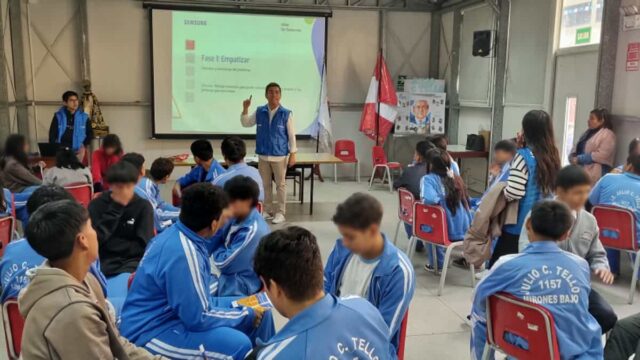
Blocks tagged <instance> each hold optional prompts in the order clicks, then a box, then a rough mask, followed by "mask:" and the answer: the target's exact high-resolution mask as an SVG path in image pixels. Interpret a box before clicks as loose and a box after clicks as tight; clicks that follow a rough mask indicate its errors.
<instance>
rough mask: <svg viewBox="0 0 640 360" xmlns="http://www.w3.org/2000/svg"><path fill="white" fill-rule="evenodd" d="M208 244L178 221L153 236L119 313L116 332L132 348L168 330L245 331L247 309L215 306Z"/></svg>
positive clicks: (248, 322) (250, 323)
mask: <svg viewBox="0 0 640 360" xmlns="http://www.w3.org/2000/svg"><path fill="white" fill-rule="evenodd" d="M207 241H208V240H207V239H204V238H202V237H201V236H199V235H198V234H196V233H195V232H193V231H191V230H190V229H189V228H187V227H186V226H184V225H183V224H182V223H181V222H180V221H178V222H177V223H176V224H175V225H173V226H171V227H169V228H168V229H166V230H165V231H163V232H162V233H161V234H159V235H158V236H156V237H155V238H154V240H153V241H152V242H151V243H150V244H149V246H148V247H147V250H146V252H145V254H144V257H143V258H142V260H141V261H140V265H139V266H138V270H136V276H135V278H134V280H133V284H132V286H131V289H130V290H129V294H127V299H126V300H125V303H124V307H123V309H122V316H121V324H120V332H121V333H122V335H123V336H125V337H126V338H127V339H129V341H131V342H133V343H135V344H136V345H138V346H144V345H146V344H147V343H148V342H149V341H150V340H151V339H152V338H154V337H156V336H159V335H160V334H161V333H162V332H163V331H165V330H167V329H172V328H181V327H182V328H186V329H187V330H188V331H193V332H200V331H206V330H209V329H213V328H217V327H230V328H235V329H238V330H241V331H245V332H249V331H250V330H252V329H253V321H254V318H255V313H254V311H253V309H250V308H240V309H232V308H229V307H217V306H216V305H217V299H215V298H212V297H211V296H210V294H209V288H210V285H211V282H212V280H213V277H212V275H211V266H210V264H209V252H208V250H207V247H206V242H207Z"/></svg>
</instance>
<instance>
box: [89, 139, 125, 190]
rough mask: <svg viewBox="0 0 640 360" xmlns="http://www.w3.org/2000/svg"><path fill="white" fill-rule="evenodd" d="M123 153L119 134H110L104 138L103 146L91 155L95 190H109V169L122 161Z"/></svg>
mask: <svg viewBox="0 0 640 360" xmlns="http://www.w3.org/2000/svg"><path fill="white" fill-rule="evenodd" d="M122 154H123V150H122V144H121V143H120V138H119V137H118V135H116V134H109V135H107V136H105V137H104V139H102V146H100V148H99V149H97V150H95V151H94V152H93V154H92V156H91V175H92V176H93V190H94V191H95V192H97V193H98V192H102V191H106V190H109V182H108V181H107V180H106V176H107V170H108V169H109V168H110V167H111V165H113V164H115V163H117V162H118V161H120V158H122Z"/></svg>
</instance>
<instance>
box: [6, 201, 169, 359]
mask: <svg viewBox="0 0 640 360" xmlns="http://www.w3.org/2000/svg"><path fill="white" fill-rule="evenodd" d="M26 235H27V239H28V242H29V245H31V247H32V248H33V249H34V250H35V251H36V252H37V253H38V254H40V255H41V256H43V257H45V258H46V259H47V261H45V263H44V264H43V265H42V266H40V267H38V268H36V269H35V271H34V275H33V278H32V279H31V283H30V284H29V286H28V287H27V288H26V289H25V290H24V292H23V293H22V294H21V295H20V297H19V299H18V303H19V306H20V312H21V313H22V316H23V317H24V318H25V324H24V331H23V334H22V353H21V354H20V355H21V356H22V358H24V359H116V358H117V359H153V358H154V357H152V356H151V354H149V353H148V352H146V351H145V350H144V349H139V348H137V347H135V346H134V345H132V344H131V343H129V341H127V340H126V339H125V338H123V337H122V336H120V334H119V333H118V329H117V328H116V325H115V323H114V322H113V319H112V318H111V315H110V313H109V310H108V306H107V303H106V301H105V298H104V294H103V293H102V289H101V288H100V284H99V282H98V281H97V279H96V278H95V277H94V276H93V275H92V274H91V273H90V272H89V269H90V268H91V264H92V263H93V262H95V261H96V260H97V259H98V241H97V237H96V233H95V231H94V230H93V228H92V227H91V220H90V219H89V214H88V213H87V210H85V209H84V208H83V207H82V206H81V205H80V204H78V203H76V202H75V201H72V200H62V201H55V202H50V203H47V204H44V205H43V206H42V207H41V208H39V209H38V210H37V211H36V212H35V213H33V215H32V216H31V221H30V222H29V225H28V226H27V229H26ZM52 239H55V240H56V241H52ZM157 358H159V357H157Z"/></svg>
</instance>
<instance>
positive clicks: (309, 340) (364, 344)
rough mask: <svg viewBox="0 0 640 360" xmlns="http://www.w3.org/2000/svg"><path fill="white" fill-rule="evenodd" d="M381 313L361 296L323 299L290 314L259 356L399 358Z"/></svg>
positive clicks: (272, 359) (281, 359)
mask: <svg viewBox="0 0 640 360" xmlns="http://www.w3.org/2000/svg"><path fill="white" fill-rule="evenodd" d="M388 331H389V329H388V328H387V325H386V324H385V322H384V320H383V319H382V317H381V316H380V313H378V311H377V310H376V308H375V307H373V306H372V305H371V304H370V303H369V302H367V301H366V300H364V299H363V298H361V297H357V296H354V297H348V298H344V299H338V298H336V297H335V296H334V295H329V294H327V295H325V297H324V298H323V299H321V300H320V301H318V302H317V303H315V304H313V305H311V306H310V307H308V308H306V309H304V310H303V311H302V312H300V313H299V314H297V315H296V316H294V317H293V318H291V320H289V322H288V323H287V324H286V325H285V326H284V327H283V328H282V330H280V331H279V332H278V333H277V334H276V335H274V336H273V337H272V338H271V340H269V341H268V342H267V343H265V344H264V347H263V348H262V349H261V350H260V351H259V352H258V356H257V359H258V360H289V359H336V360H338V359H344V360H350V359H371V360H374V359H379V360H383V359H385V360H392V359H397V356H396V354H395V349H394V348H393V346H391V345H390V344H389V339H388V337H387V334H388Z"/></svg>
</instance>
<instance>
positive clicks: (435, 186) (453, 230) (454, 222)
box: [420, 174, 471, 241]
mask: <svg viewBox="0 0 640 360" xmlns="http://www.w3.org/2000/svg"><path fill="white" fill-rule="evenodd" d="M420 199H422V202H423V203H425V204H427V205H438V206H440V207H442V208H443V209H444V210H445V212H446V214H447V229H448V231H449V240H450V241H457V240H462V239H464V234H466V233H467V230H468V229H469V226H471V213H470V212H469V209H467V208H465V207H464V205H463V204H462V202H460V203H459V204H458V207H457V208H456V214H455V215H453V213H452V212H451V209H449V207H448V206H447V200H446V191H445V189H444V185H443V184H442V179H440V176H439V175H436V174H427V175H425V176H424V177H423V178H422V184H421V186H420Z"/></svg>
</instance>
